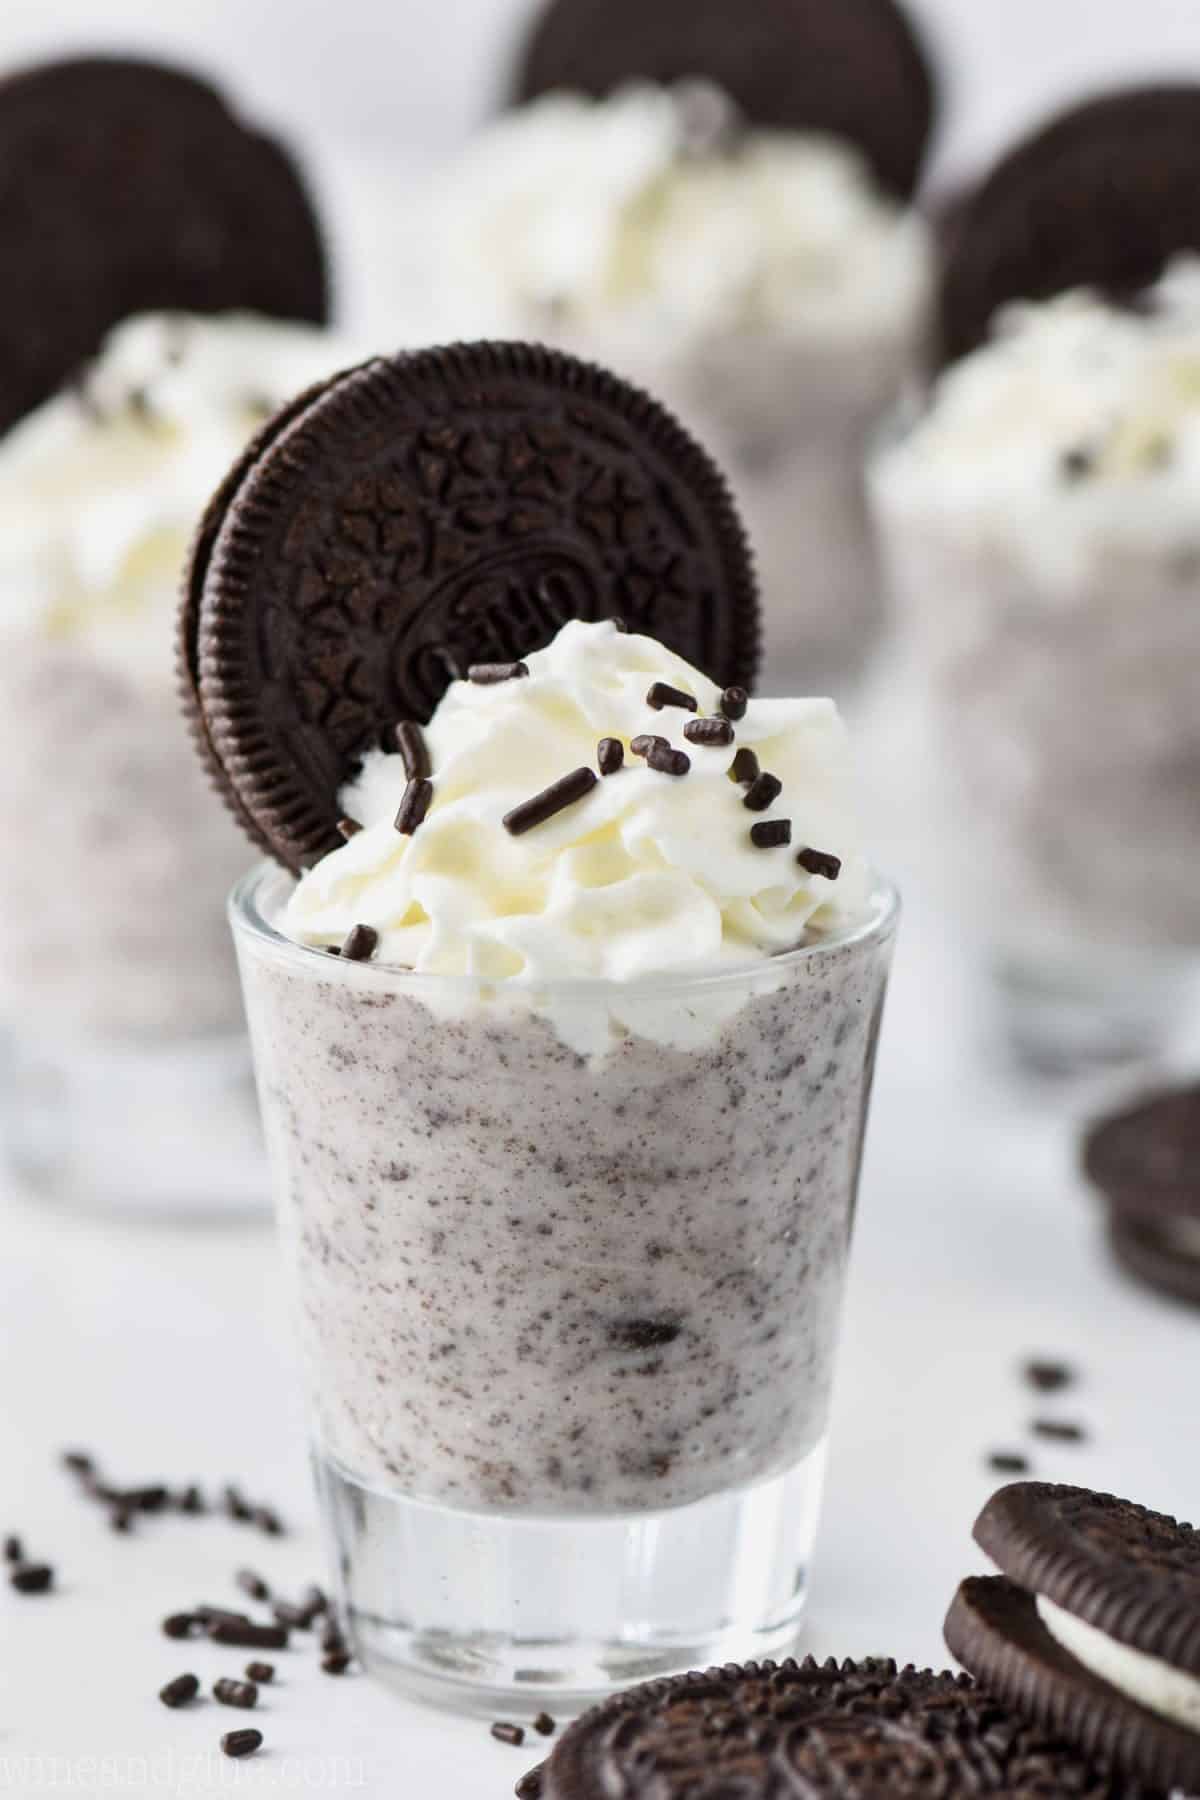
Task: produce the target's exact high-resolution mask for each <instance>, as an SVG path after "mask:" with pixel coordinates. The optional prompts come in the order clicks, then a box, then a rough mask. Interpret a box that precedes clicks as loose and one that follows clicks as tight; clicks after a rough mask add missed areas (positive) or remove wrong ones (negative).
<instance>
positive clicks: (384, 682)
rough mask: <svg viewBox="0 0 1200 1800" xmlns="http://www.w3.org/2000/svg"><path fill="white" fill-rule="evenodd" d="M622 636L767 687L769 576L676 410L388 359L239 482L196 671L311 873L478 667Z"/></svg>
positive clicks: (218, 526) (531, 356)
mask: <svg viewBox="0 0 1200 1800" xmlns="http://www.w3.org/2000/svg"><path fill="white" fill-rule="evenodd" d="M613 616H619V617H621V618H622V619H624V620H625V621H626V622H627V623H628V625H629V626H630V628H631V629H633V630H637V631H645V632H647V633H648V634H649V635H651V636H653V637H656V638H658V639H660V640H661V641H662V642H663V643H665V644H667V645H668V646H669V647H670V648H672V649H674V650H676V651H678V652H679V654H681V655H683V656H685V657H687V658H688V660H689V661H691V662H693V663H695V664H697V665H698V666H699V667H700V668H702V669H704V670H705V671H706V673H708V674H709V675H711V676H712V677H713V679H714V680H716V681H717V682H718V683H720V685H722V686H738V687H749V686H752V685H753V680H754V675H755V672H756V669H757V664H758V654H759V613H758V595H757V584H756V581H755V576H754V570H753V564H752V560H751V556H750V552H749V548H748V546H747V543H746V539H745V535H744V533H743V531H742V527H741V524H740V521H739V520H738V517H737V514H736V512H735V510H734V506H733V502H732V500H731V498H730V495H729V491H728V488H727V487H726V484H725V481H724V479H723V477H722V476H721V475H720V473H719V471H718V470H717V468H716V466H715V464H714V463H713V462H712V461H711V459H710V458H709V456H708V455H707V453H706V452H705V451H704V450H702V449H701V447H700V446H699V445H698V444H697V443H696V442H695V440H694V439H693V438H691V437H690V436H689V435H688V433H687V432H686V431H685V430H684V429H683V427H682V426H681V425H680V424H679V423H678V422H677V421H676V420H675V419H674V418H673V417H672V416H671V414H670V413H668V412H667V411H665V409H664V408H662V407H661V406H659V405H658V403H657V402H656V401H654V400H652V399H650V397H649V396H648V395H646V394H643V393H642V392H640V391H639V390H638V389H636V388H633V387H630V386H629V385H628V384H627V383H625V382H623V381H620V380H618V379H617V378H616V377H615V376H613V375H610V374H608V373H607V372H606V371H604V370H602V369H598V368H594V367H592V366H591V365H588V364H585V363H582V362H579V361H577V360H576V359H575V358H573V357H569V356H565V355H561V354H559V353H557V352H554V351H550V350H545V349H541V348H536V347H532V346H529V345H523V344H487V343H485V344H473V345H459V346H455V347H452V348H449V349H444V350H429V351H424V352H419V353H416V354H406V355H400V356H396V357H394V358H391V359H379V360H376V361H373V362H370V363H367V364H365V365H363V366H362V367H361V368H359V369H355V370H351V371H349V372H348V373H346V374H344V375H341V376H338V377H336V378H335V379H333V380H332V381H330V382H328V383H325V384H324V385H323V386H321V387H319V388H317V389H315V390H314V391H313V392H312V393H310V394H309V395H307V396H304V397H302V399H301V400H300V401H298V402H296V403H295V404H294V405H293V406H292V407H290V408H288V409H286V411H285V412H284V413H283V414H281V415H280V416H279V418H278V419H277V420H275V421H273V422H272V423H271V424H270V425H269V426H268V427H267V428H266V430H265V431H264V432H263V433H262V434H261V435H260V437H259V439H258V440H257V442H256V444H254V445H252V446H251V448H250V450H249V451H248V452H247V454H246V455H245V456H244V457H243V458H242V460H241V461H240V463H239V464H238V465H237V467H236V468H235V469H234V471H233V472H232V473H231V475H230V476H229V477H228V479H227V480H226V482H225V483H224V484H223V486H222V488H221V490H220V492H219V493H218V494H217V496H216V497H215V499H214V501H213V502H212V504H211V505H210V507H209V510H208V513H207V515H206V518H205V520H204V522H203V524H202V526H201V529H200V532H199V535H198V537H197V541H196V546H195V549H194V553H193V557H192V563H191V569H190V572H189V578H188V583H187V593H186V598H185V603H184V609H183V622H182V645H181V650H182V669H183V677H184V691H185V697H186V702H187V705H188V709H189V711H190V712H191V715H192V719H193V725H194V729H195V733H196V736H197V738H198V741H199V744H200V748H201V752H202V754H203V755H204V757H205V760H206V761H207V763H208V766H209V768H210V770H211V771H212V773H213V774H214V776H215V777H216V779H217V781H218V784H219V786H220V788H221V791H222V792H223V794H224V796H225V798H226V799H227V801H228V802H229V804H230V805H231V807H232V809H233V811H234V812H235V814H236V816H237V817H238V819H239V820H240V822H241V823H242V824H243V825H244V826H245V827H246V828H247V830H248V831H249V833H250V835H251V836H252V837H253V838H254V840H255V842H256V843H258V844H259V845H260V846H261V847H263V848H265V849H267V850H268V851H269V852H270V854H272V855H274V856H276V857H277V858H278V859H279V860H280V861H282V862H283V863H285V864H286V866H288V867H289V868H291V869H293V870H297V869H300V868H302V867H304V866H306V865H307V864H309V863H311V862H312V861H313V860H315V859H316V858H318V857H320V856H321V855H323V854H324V853H325V852H326V851H328V850H330V849H334V848H336V847H337V845H338V843H339V842H340V841H341V840H340V837H339V834H338V829H337V821H338V816H339V808H338V804H337V795H338V792H339V790H340V788H341V787H342V786H343V785H344V783H345V781H346V779H347V777H348V776H349V775H350V774H351V773H352V772H353V770H354V767H355V765H356V763H357V760H358V759H359V758H360V757H361V756H362V754H363V753H364V752H365V751H366V750H367V749H368V748H370V747H371V746H373V745H375V744H377V743H378V742H379V741H380V737H381V734H382V733H384V732H385V731H388V730H390V729H391V728H392V727H393V726H395V724H396V723H397V722H399V721H400V720H403V719H416V720H422V721H423V720H425V719H427V718H428V717H429V715H430V713H431V712H432V711H433V709H434V707H435V706H436V705H437V702H438V700H439V699H440V698H441V695H442V694H443V693H444V691H445V689H446V687H447V686H448V685H449V683H450V681H451V680H452V679H454V677H455V676H456V675H459V674H465V673H466V671H467V669H468V668H469V667H470V665H471V664H473V663H496V662H500V663H503V662H510V661H514V660H518V659H520V658H521V657H522V656H524V655H527V654H528V653H529V652H531V651H534V650H538V649H541V648H542V647H543V646H544V645H546V644H547V643H549V642H550V640H551V639H552V638H553V637H554V636H555V634H556V633H557V631H558V630H559V628H560V626H561V625H563V624H564V623H565V622H566V621H567V619H570V618H584V619H602V618H607V617H613Z"/></svg>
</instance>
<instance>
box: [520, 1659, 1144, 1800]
mask: <svg viewBox="0 0 1200 1800" xmlns="http://www.w3.org/2000/svg"><path fill="white" fill-rule="evenodd" d="M518 1792H524V1793H540V1796H541V1800H614V1796H617V1795H620V1796H622V1800H809V1796H814V1795H818V1794H829V1795H837V1796H838V1800H879V1797H880V1796H885V1795H886V1796H887V1797H888V1800H914V1797H915V1796H921V1797H922V1800H928V1797H929V1796H930V1795H933V1794H936V1795H938V1796H940V1797H941V1800H956V1796H959V1795H964V1796H965V1795H968V1794H969V1795H986V1794H1003V1795H1007V1796H1009V1800H1025V1797H1028V1800H1032V1797H1033V1796H1035V1795H1036V1796H1042V1797H1044V1796H1048V1795H1052V1794H1053V1795H1064V1794H1072V1795H1076V1796H1080V1797H1081V1800H1084V1797H1086V1800H1101V1797H1102V1796H1103V1797H1106V1800H1118V1796H1123V1797H1124V1800H1133V1797H1134V1796H1135V1795H1138V1794H1139V1792H1140V1790H1138V1789H1137V1788H1135V1787H1132V1786H1130V1785H1128V1784H1127V1783H1125V1782H1122V1781H1117V1780H1114V1779H1113V1778H1112V1777H1111V1776H1109V1775H1108V1774H1107V1773H1106V1772H1105V1771H1104V1769H1103V1768H1101V1767H1098V1766H1094V1765H1090V1764H1089V1763H1088V1762H1087V1761H1086V1760H1085V1759H1084V1758H1082V1757H1081V1756H1080V1755H1079V1754H1078V1753H1077V1752H1076V1751H1074V1750H1072V1749H1070V1748H1069V1747H1068V1746H1067V1745H1066V1744H1064V1743H1063V1742H1061V1741H1060V1740H1057V1739H1055V1738H1053V1737H1050V1736H1048V1735H1047V1734H1046V1733H1045V1732H1043V1731H1040V1730H1039V1729H1038V1728H1037V1727H1036V1726H1032V1725H1028V1724H1026V1723H1024V1722H1023V1721H1022V1720H1020V1719H1018V1718H1016V1717H1015V1716H1013V1715H1012V1714H1010V1713H1009V1712H1008V1711H1007V1710H1006V1708H1005V1707H1003V1706H1002V1705H1000V1704H998V1703H997V1702H996V1701H995V1700H994V1699H992V1698H991V1697H990V1696H989V1695H987V1694H985V1693H983V1692H982V1691H981V1690H980V1689H978V1688H977V1687H976V1686H975V1685H974V1683H973V1682H972V1681H970V1679H969V1678H968V1677H966V1676H962V1675H950V1674H940V1675H935V1674H932V1673H931V1672H929V1671H928V1670H926V1671H924V1672H921V1671H918V1670H916V1669H914V1668H911V1667H910V1668H906V1669H898V1668H897V1666H896V1664H895V1663H894V1662H884V1661H882V1660H876V1659H869V1660H867V1661H864V1662H858V1663H855V1662H843V1663H838V1662H836V1661H834V1660H832V1659H831V1660H830V1661H828V1662H826V1663H824V1664H823V1665H818V1664H817V1663H816V1662H815V1661H814V1660H813V1659H812V1658H811V1657H809V1658H808V1659H807V1660H806V1661H805V1662H803V1663H799V1664H798V1663H796V1662H794V1661H791V1660H789V1661H787V1662H785V1663H783V1664H781V1665H778V1666H777V1665H776V1664H774V1663H769V1662H766V1663H761V1664H760V1663H747V1664H745V1666H744V1667H737V1666H736V1665H732V1664H731V1665H727V1666H726V1667H724V1668H721V1669H710V1670H709V1671H708V1672H707V1673H706V1674H696V1675H684V1676H681V1677H678V1678H677V1679H675V1680H671V1681H660V1682H652V1683H650V1684H649V1685H647V1686H644V1687H638V1688H633V1689H632V1690H631V1691H630V1692H629V1693H626V1694H621V1695H618V1696H617V1697H616V1698H615V1699H612V1700H608V1701H605V1702H604V1703H603V1705H601V1706H598V1707H596V1708H595V1709H594V1710H593V1711H592V1712H590V1713H586V1714H585V1715H584V1717H583V1718H582V1719H580V1720H578V1721H577V1723H576V1724H574V1725H572V1726H571V1727H570V1729H569V1730H568V1731H566V1732H565V1733H564V1735H563V1737H562V1738H561V1739H560V1741H559V1743H558V1746H557V1748H556V1749H555V1750H554V1752H553V1754H552V1755H551V1756H550V1758H549V1760H548V1762H547V1763H546V1764H545V1765H544V1767H543V1769H542V1770H541V1779H540V1782H539V1781H537V1780H536V1779H535V1780H534V1781H532V1782H530V1781H529V1778H528V1777H527V1778H526V1783H525V1784H523V1785H522V1787H521V1788H519V1789H518Z"/></svg>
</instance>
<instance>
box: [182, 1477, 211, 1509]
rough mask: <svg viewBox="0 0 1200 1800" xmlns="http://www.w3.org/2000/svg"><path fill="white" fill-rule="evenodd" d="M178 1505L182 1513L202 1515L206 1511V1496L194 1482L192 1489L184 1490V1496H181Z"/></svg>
mask: <svg viewBox="0 0 1200 1800" xmlns="http://www.w3.org/2000/svg"><path fill="white" fill-rule="evenodd" d="M178 1504H179V1510H180V1512H181V1513H202V1512H204V1511H206V1508H205V1505H204V1495H203V1494H202V1493H201V1492H200V1489H199V1488H198V1487H197V1486H196V1484H195V1482H193V1483H192V1485H191V1486H190V1487H186V1488H184V1490H183V1492H182V1494H180V1496H179V1502H178Z"/></svg>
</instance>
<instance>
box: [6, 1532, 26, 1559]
mask: <svg viewBox="0 0 1200 1800" xmlns="http://www.w3.org/2000/svg"><path fill="white" fill-rule="evenodd" d="M4 1560H5V1562H10V1563H19V1562H24V1560H25V1554H24V1551H23V1550H22V1548H21V1540H20V1538H19V1537H6V1538H5V1540H4Z"/></svg>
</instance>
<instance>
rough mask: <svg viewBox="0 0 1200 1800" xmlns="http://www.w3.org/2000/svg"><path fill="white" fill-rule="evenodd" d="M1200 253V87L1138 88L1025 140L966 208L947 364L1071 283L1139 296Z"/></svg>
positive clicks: (947, 317)
mask: <svg viewBox="0 0 1200 1800" xmlns="http://www.w3.org/2000/svg"><path fill="white" fill-rule="evenodd" d="M1186 250H1193V251H1196V250H1200V86H1197V85H1185V84H1179V85H1176V86H1158V87H1144V88H1131V89H1128V90H1124V91H1121V92H1119V93H1115V94H1106V95H1104V96H1102V97H1101V98H1099V99H1095V100H1091V101H1088V102H1087V103H1086V104H1085V105H1083V106H1077V107H1073V108H1072V109H1071V110H1070V111H1069V112H1066V113H1063V114H1061V115H1060V116H1059V117H1058V118H1056V119H1054V120H1053V121H1052V122H1051V123H1050V124H1049V125H1047V126H1045V127H1043V128H1042V129H1041V130H1039V131H1037V132H1035V133H1034V134H1033V135H1032V136H1031V137H1029V138H1027V139H1025V140H1024V141H1023V142H1022V143H1020V144H1019V145H1018V146H1017V147H1016V149H1014V150H1012V151H1011V152H1010V153H1009V154H1008V155H1007V156H1005V157H1004V158H1003V160H1002V161H1001V162H1000V163H999V164H998V165H997V166H996V168H995V169H994V170H993V171H992V173H991V174H990V175H989V176H988V178H987V179H986V180H985V181H984V182H983V184H982V185H981V187H979V189H978V190H977V191H976V193H975V194H974V196H973V197H972V198H971V199H970V200H969V201H968V202H967V204H966V205H965V206H964V207H963V208H962V210H961V212H960V215H959V217H958V219H957V221H956V224H955V229H954V234H953V239H952V242H951V244H950V248H949V254H948V256H947V260H946V263H945V267H944V270H943V275H942V282H941V293H940V301H939V314H940V338H941V351H942V355H943V358H944V359H945V360H946V361H952V360H954V359H955V358H957V357H960V356H963V355H965V354H966V353H967V352H968V351H971V350H973V349H975V348H976V347H977V346H978V345H980V344H981V343H983V342H984V340H985V339H986V337H987V335H988V332H989V330H990V328H991V325H992V322H993V320H994V318H995V316H996V313H997V311H998V310H999V308H1001V307H1002V306H1004V305H1006V304H1007V303H1009V302H1010V301H1014V300H1040V299H1046V298H1047V297H1049V296H1051V295H1053V294H1060V293H1064V292H1066V291H1067V290H1068V289H1070V288H1076V287H1092V288H1098V289H1100V290H1101V291H1103V292H1104V293H1106V294H1108V295H1109V296H1111V297H1113V298H1116V299H1125V298H1131V297H1133V296H1136V295H1137V294H1139V293H1141V292H1142V291H1143V290H1144V289H1146V288H1148V287H1150V286H1152V285H1153V283H1154V282H1156V281H1157V280H1158V279H1159V277H1160V276H1161V275H1162V273H1163V270H1164V269H1165V267H1166V265H1167V263H1168V262H1169V260H1170V259H1171V257H1172V256H1174V255H1176V254H1178V253H1179V252H1180V251H1186Z"/></svg>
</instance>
